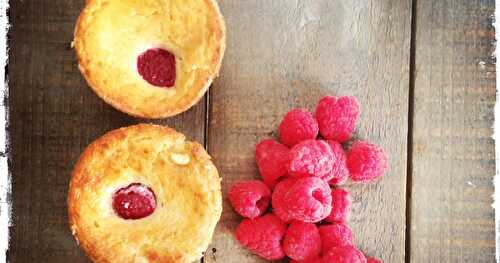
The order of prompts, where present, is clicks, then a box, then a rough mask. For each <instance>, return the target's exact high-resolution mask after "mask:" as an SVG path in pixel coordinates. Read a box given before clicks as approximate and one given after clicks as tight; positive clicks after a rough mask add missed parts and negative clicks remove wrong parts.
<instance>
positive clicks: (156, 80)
mask: <svg viewBox="0 0 500 263" xmlns="http://www.w3.org/2000/svg"><path fill="white" fill-rule="evenodd" d="M137 71H138V72H139V75H141V76H142V78H143V79H144V80H145V81H147V82H148V83H149V84H151V85H153V86H157V87H164V88H170V87H173V86H174V84H175V79H176V70H175V56H174V54H172V53H171V52H169V51H168V50H165V49H161V48H152V49H148V50H146V51H145V52H144V53H142V54H141V55H139V57H138V58H137Z"/></svg>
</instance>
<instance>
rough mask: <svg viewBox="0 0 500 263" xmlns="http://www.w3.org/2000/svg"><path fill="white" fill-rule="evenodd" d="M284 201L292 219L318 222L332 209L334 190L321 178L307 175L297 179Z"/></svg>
mask: <svg viewBox="0 0 500 263" xmlns="http://www.w3.org/2000/svg"><path fill="white" fill-rule="evenodd" d="M284 202H285V204H286V207H287V210H288V214H289V215H290V217H291V218H292V219H296V220H299V221H302V222H306V223H316V222H318V221H321V220H323V219H325V217H327V216H328V215H329V214H330V212H331V211H332V191H331V189H330V186H328V184H327V183H326V182H325V181H323V180H321V179H320V178H317V177H305V178H301V179H298V180H297V181H295V183H294V184H293V185H292V187H290V189H289V190H288V191H287V193H286V194H285V198H284Z"/></svg>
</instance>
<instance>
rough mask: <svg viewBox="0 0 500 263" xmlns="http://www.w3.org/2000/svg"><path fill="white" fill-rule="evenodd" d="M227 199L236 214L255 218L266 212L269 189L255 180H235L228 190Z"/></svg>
mask: <svg viewBox="0 0 500 263" xmlns="http://www.w3.org/2000/svg"><path fill="white" fill-rule="evenodd" d="M229 201H230V202H231V205H232V206H233V208H234V210H235V211H236V212H238V214H240V215H242V216H244V217H248V218H256V217H258V216H260V215H262V214H264V212H266V209H267V207H268V206H269V201H271V190H269V188H268V187H267V186H266V185H265V184H264V183H263V182H261V181H257V180H251V181H241V182H237V183H235V184H234V185H233V186H232V187H231V190H229Z"/></svg>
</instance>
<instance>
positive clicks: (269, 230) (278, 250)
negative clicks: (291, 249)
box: [236, 214, 286, 260]
mask: <svg viewBox="0 0 500 263" xmlns="http://www.w3.org/2000/svg"><path fill="white" fill-rule="evenodd" d="M285 232H286V225H285V223H283V222H282V221H281V220H280V219H279V218H277V217H276V216H275V215H273V214H267V215H264V216H262V217H258V218H256V219H243V221H241V223H240V225H239V226H238V228H237V229H236V239H238V241H239V242H240V243H241V244H242V245H243V246H244V247H245V248H247V249H248V250H250V251H252V252H253V253H254V254H256V255H259V256H261V257H263V258H265V259H268V260H278V259H282V258H284V257H285V252H283V248H282V247H281V240H282V239H283V236H284V235H285Z"/></svg>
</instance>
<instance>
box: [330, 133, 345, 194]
mask: <svg viewBox="0 0 500 263" xmlns="http://www.w3.org/2000/svg"><path fill="white" fill-rule="evenodd" d="M326 142H327V143H328V145H330V148H332V151H333V156H334V157H335V162H334V163H333V169H332V172H331V173H332V175H331V177H332V179H330V181H329V182H328V183H329V184H331V185H340V184H343V183H344V182H345V181H346V180H347V177H349V170H348V169H347V156H346V154H345V151H344V148H343V147H342V145H341V144H340V143H338V142H336V141H332V140H327V141H326Z"/></svg>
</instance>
